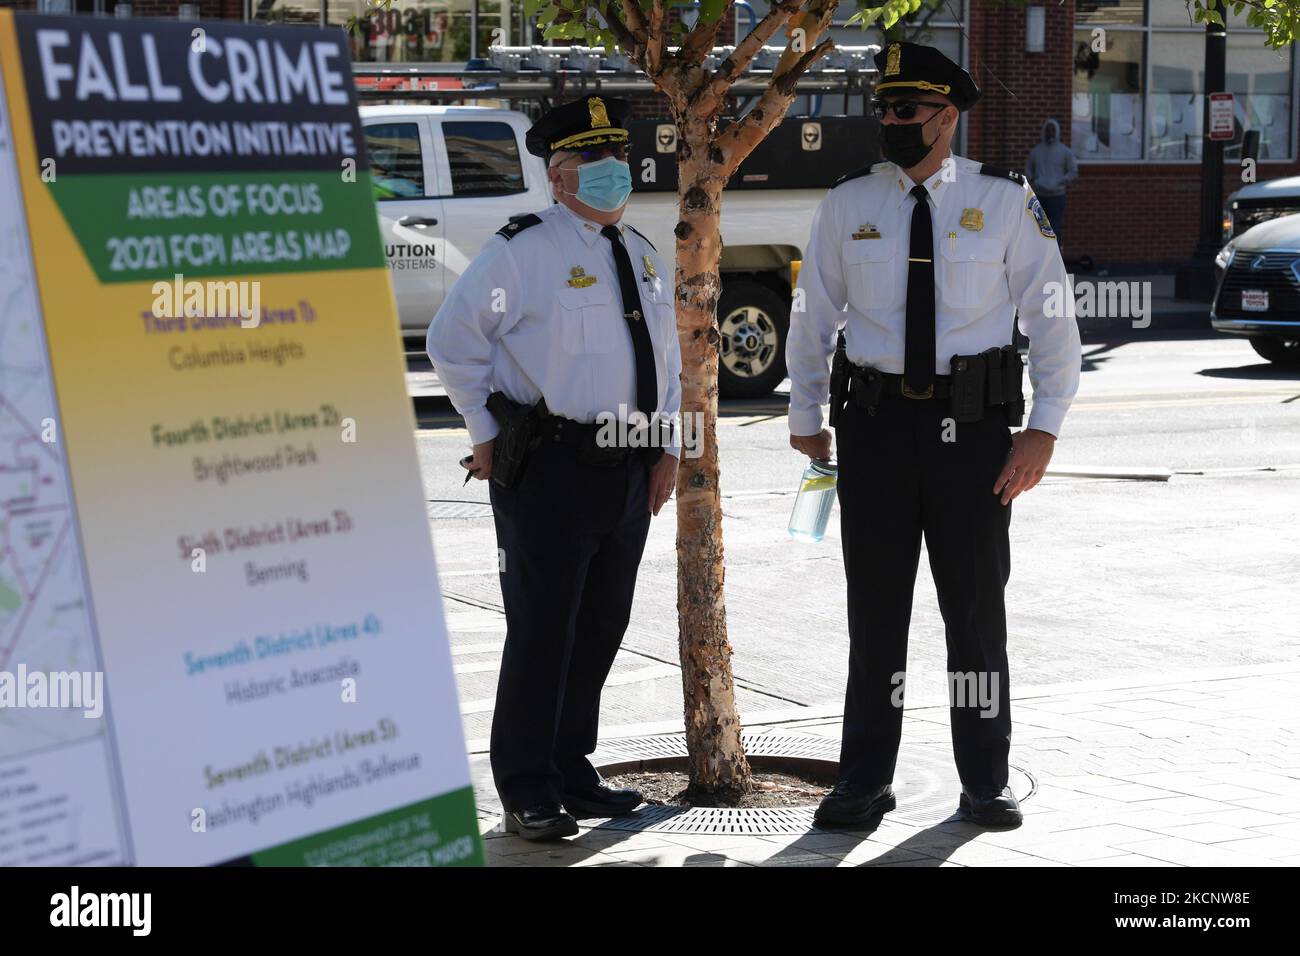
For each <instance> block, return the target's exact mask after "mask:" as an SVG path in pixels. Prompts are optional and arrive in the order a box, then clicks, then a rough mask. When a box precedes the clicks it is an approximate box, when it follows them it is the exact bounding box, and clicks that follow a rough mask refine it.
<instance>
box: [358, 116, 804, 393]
mask: <svg viewBox="0 0 1300 956" xmlns="http://www.w3.org/2000/svg"><path fill="white" fill-rule="evenodd" d="M531 122H532V121H531V120H530V119H529V118H528V117H527V116H525V115H523V114H522V113H517V112H513V111H511V110H503V109H491V108H486V107H479V106H424V105H410V106H402V105H390V106H363V107H361V123H362V125H363V127H364V128H365V137H366V148H367V151H368V153H369V156H370V166H371V176H372V178H373V181H374V184H375V191H376V199H377V206H378V209H379V224H380V232H381V234H382V236H383V240H384V246H385V252H386V254H387V257H388V265H389V269H390V270H391V272H392V277H393V293H394V295H395V297H396V299H397V308H398V314H399V316H400V319H401V325H402V333H403V335H404V336H405V337H406V338H408V339H419V340H420V342H421V343H422V342H423V339H424V334H425V330H426V329H427V328H428V326H429V321H430V320H431V319H432V318H433V315H434V313H435V312H436V311H437V310H438V306H439V305H441V303H442V300H443V297H444V296H445V295H446V294H447V292H448V291H449V290H450V289H451V287H452V285H453V284H454V283H455V282H456V280H457V279H458V278H459V277H460V275H461V273H462V272H464V270H465V267H466V266H467V265H468V264H469V262H470V260H472V259H473V258H474V256H476V255H477V254H478V252H479V250H480V249H481V248H482V247H483V244H484V242H486V241H487V239H488V237H489V236H491V235H492V234H493V233H494V232H496V231H497V230H498V229H500V228H501V227H502V226H503V225H505V224H506V222H507V220H509V218H510V217H511V216H516V215H520V214H524V213H530V212H536V211H538V210H539V209H544V208H545V207H546V206H548V205H550V204H551V202H552V199H551V195H550V187H549V185H548V184H547V181H546V164H545V163H544V162H543V161H542V160H541V159H540V158H538V157H536V156H533V155H532V154H530V153H529V152H528V151H527V150H526V149H525V148H524V145H523V143H524V134H525V133H526V132H527V130H528V127H529V126H530V125H531ZM661 152H662V150H661ZM810 158H811V157H810ZM664 161H666V162H672V161H674V158H673V154H672V153H671V152H668V153H667V154H666V155H665V156H664ZM825 195H826V191H825V189H824V188H815V189H761V190H760V189H729V190H728V191H727V193H726V195H725V198H724V201H723V207H722V239H723V244H724V250H723V254H722V280H723V289H722V296H721V299H720V301H719V303H718V318H719V329H720V331H721V332H722V344H721V362H720V366H719V380H720V381H719V386H720V389H721V391H722V394H723V395H724V396H726V397H729V398H752V397H758V396H762V395H766V394H768V393H769V392H771V391H772V389H773V388H775V387H776V386H777V385H779V384H780V383H781V381H782V380H783V379H784V378H785V374H786V371H785V339H786V331H787V329H788V327H789V322H790V290H791V288H792V286H793V278H794V277H796V276H797V270H798V263H799V260H800V258H801V255H802V249H803V247H804V244H805V243H806V242H807V241H808V236H809V234H810V232H811V228H812V217H813V213H814V211H815V210H816V208H817V204H818V203H819V202H821V200H822V198H823V197H824V196H825ZM626 217H627V221H628V222H629V223H631V224H632V225H634V226H635V227H636V228H637V229H638V230H640V231H641V232H642V233H644V234H645V235H646V236H647V237H649V239H650V241H651V242H653V243H654V245H655V247H656V248H657V249H658V250H659V252H660V254H661V255H663V256H664V257H665V258H666V259H671V258H672V257H673V255H674V250H675V239H674V237H673V229H674V227H675V226H676V225H677V219H678V216H677V194H676V192H675V191H661V192H634V193H633V195H632V198H631V200H630V201H629V204H628V209H627V213H626ZM420 348H423V345H421V346H420Z"/></svg>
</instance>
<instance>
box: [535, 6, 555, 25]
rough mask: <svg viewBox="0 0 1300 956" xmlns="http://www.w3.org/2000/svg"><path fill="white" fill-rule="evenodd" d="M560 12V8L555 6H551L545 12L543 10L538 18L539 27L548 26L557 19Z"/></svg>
mask: <svg viewBox="0 0 1300 956" xmlns="http://www.w3.org/2000/svg"><path fill="white" fill-rule="evenodd" d="M559 12H560V8H559V7H558V6H556V5H555V4H551V5H550V6H548V7H547V8H546V9H545V10H543V11H542V13H541V16H539V17H538V18H537V25H538V26H539V27H544V26H546V24H548V23H550V22H551V21H552V20H554V19H555V18H556V16H557V15H558V14H559Z"/></svg>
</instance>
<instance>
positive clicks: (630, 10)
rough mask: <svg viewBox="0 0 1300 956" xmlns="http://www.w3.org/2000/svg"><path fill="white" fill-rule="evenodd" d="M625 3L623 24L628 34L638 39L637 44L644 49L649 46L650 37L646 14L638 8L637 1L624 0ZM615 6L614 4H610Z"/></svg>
mask: <svg viewBox="0 0 1300 956" xmlns="http://www.w3.org/2000/svg"><path fill="white" fill-rule="evenodd" d="M622 2H623V23H624V25H625V26H626V27H627V29H628V32H629V33H631V34H632V36H633V37H634V38H635V39H636V42H637V43H638V44H640V45H641V46H643V47H646V46H649V45H650V43H649V35H648V34H647V32H646V22H645V14H643V13H642V12H641V8H640V7H639V6H637V2H636V0H622ZM610 5H611V6H613V4H612V3H611V4H610Z"/></svg>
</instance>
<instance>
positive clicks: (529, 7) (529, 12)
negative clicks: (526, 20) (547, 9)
mask: <svg viewBox="0 0 1300 956" xmlns="http://www.w3.org/2000/svg"><path fill="white" fill-rule="evenodd" d="M546 3H547V0H524V16H525V17H531V16H534V15H535V14H536V13H537V11H538V10H540V9H542V7H544V6H546Z"/></svg>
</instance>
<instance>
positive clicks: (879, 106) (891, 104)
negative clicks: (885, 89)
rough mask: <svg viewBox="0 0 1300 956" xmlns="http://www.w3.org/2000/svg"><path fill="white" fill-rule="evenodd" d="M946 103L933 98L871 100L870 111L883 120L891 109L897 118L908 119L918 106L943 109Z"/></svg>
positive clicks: (914, 113)
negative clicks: (937, 101)
mask: <svg viewBox="0 0 1300 956" xmlns="http://www.w3.org/2000/svg"><path fill="white" fill-rule="evenodd" d="M947 105H948V104H947V103H936V102H934V101H933V100H872V101H871V112H873V113H875V114H876V119H878V120H883V119H884V118H885V117H886V116H888V115H889V113H890V111H891V110H892V111H893V113H894V115H895V116H896V117H898V118H899V119H901V120H910V119H913V118H914V117H915V116H916V108H917V107H918V106H933V107H934V108H935V109H943V108H944V107H945V106H947Z"/></svg>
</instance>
